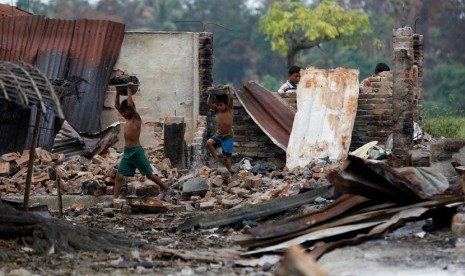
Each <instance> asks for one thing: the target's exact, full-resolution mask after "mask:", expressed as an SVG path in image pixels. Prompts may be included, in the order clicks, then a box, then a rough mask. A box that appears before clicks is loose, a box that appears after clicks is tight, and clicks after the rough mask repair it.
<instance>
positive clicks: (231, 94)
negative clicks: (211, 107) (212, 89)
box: [224, 85, 234, 109]
mask: <svg viewBox="0 0 465 276" xmlns="http://www.w3.org/2000/svg"><path fill="white" fill-rule="evenodd" d="M224 88H226V89H228V98H229V100H228V108H229V109H233V107H234V97H233V89H232V87H231V86H229V85H225V86H224Z"/></svg>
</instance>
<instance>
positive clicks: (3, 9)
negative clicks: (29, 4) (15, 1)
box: [0, 4, 31, 16]
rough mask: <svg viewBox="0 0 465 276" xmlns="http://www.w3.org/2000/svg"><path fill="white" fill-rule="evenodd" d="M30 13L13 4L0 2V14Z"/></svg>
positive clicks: (25, 14)
mask: <svg viewBox="0 0 465 276" xmlns="http://www.w3.org/2000/svg"><path fill="white" fill-rule="evenodd" d="M29 15H31V13H28V12H27V11H23V10H22V9H19V8H17V7H14V6H10V5H5V4H0V16H29Z"/></svg>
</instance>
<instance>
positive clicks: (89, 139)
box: [52, 121, 120, 160]
mask: <svg viewBox="0 0 465 276" xmlns="http://www.w3.org/2000/svg"><path fill="white" fill-rule="evenodd" d="M119 132H120V123H119V122H118V123H114V124H113V125H111V126H109V127H107V128H105V129H104V130H103V131H101V132H98V133H94V134H88V133H78V132H77V131H76V130H75V129H74V128H73V127H72V126H71V125H70V124H69V123H68V122H67V121H64V123H63V125H62V127H61V130H60V132H58V134H57V135H56V137H55V139H54V144H53V148H52V152H53V153H63V154H64V155H65V160H69V159H70V158H71V157H72V156H76V155H78V156H81V155H82V156H85V157H92V156H94V155H96V154H100V153H102V152H103V151H105V150H107V149H108V148H109V147H110V146H112V145H114V144H115V143H116V142H117V141H118V134H119Z"/></svg>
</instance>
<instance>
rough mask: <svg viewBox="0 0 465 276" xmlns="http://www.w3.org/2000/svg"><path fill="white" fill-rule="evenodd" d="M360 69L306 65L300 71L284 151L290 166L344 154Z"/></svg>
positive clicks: (354, 105)
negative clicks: (291, 121)
mask: <svg viewBox="0 0 465 276" xmlns="http://www.w3.org/2000/svg"><path fill="white" fill-rule="evenodd" d="M358 76H359V70H356V69H350V68H337V69H331V70H324V69H317V68H314V67H310V68H307V69H306V70H303V71H302V72H301V79H300V84H299V88H298V91H297V113H296V116H295V119H294V124H293V127H292V132H291V136H290V138H289V144H288V147H287V151H286V165H287V167H288V168H289V169H293V168H295V167H297V166H300V167H304V166H306V165H307V164H308V163H309V162H310V161H312V160H315V159H319V158H326V157H329V159H330V160H342V159H344V158H346V157H347V153H348V150H349V145H350V141H351V135H352V128H353V126H354V120H355V115H356V112H357V105H358V103H357V100H358V93H359V83H358Z"/></svg>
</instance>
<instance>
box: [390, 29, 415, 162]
mask: <svg viewBox="0 0 465 276" xmlns="http://www.w3.org/2000/svg"><path fill="white" fill-rule="evenodd" d="M393 56H394V60H393V65H394V73H393V78H394V83H393V94H392V98H393V122H394V130H393V149H392V162H393V166H394V167H402V166H407V165H408V163H409V160H410V156H409V151H410V149H411V148H412V146H413V113H412V111H413V110H416V107H415V106H414V104H415V101H414V86H413V72H414V68H413V65H414V64H413V58H414V55H413V31H412V29H411V28H410V27H405V28H399V29H396V30H394V31H393Z"/></svg>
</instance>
